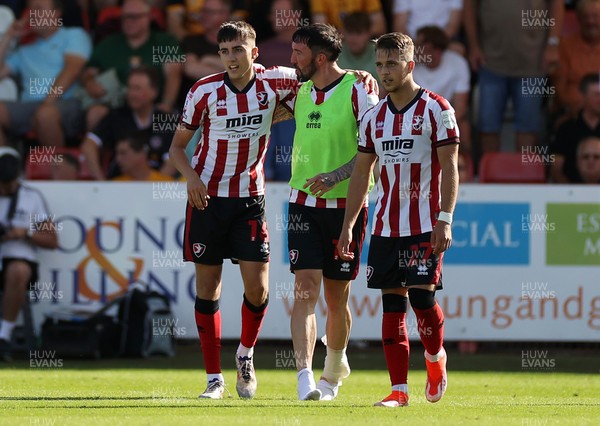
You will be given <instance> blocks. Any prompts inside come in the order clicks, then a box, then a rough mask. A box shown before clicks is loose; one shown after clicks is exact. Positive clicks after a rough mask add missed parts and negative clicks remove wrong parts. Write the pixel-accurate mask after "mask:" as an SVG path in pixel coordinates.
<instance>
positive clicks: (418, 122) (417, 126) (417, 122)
mask: <svg viewBox="0 0 600 426" xmlns="http://www.w3.org/2000/svg"><path fill="white" fill-rule="evenodd" d="M421 127H423V116H422V115H415V116H413V122H412V128H413V130H417V131H418V130H421Z"/></svg>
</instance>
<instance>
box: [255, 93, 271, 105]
mask: <svg viewBox="0 0 600 426" xmlns="http://www.w3.org/2000/svg"><path fill="white" fill-rule="evenodd" d="M256 99H258V103H259V104H260V105H262V106H265V105H267V102H268V96H267V92H258V93H257V94H256Z"/></svg>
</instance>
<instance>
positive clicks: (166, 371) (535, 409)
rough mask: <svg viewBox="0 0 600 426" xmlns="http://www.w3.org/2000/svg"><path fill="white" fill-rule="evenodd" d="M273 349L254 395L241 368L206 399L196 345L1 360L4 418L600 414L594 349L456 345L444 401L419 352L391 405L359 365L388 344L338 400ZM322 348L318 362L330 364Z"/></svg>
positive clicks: (537, 417)
mask: <svg viewBox="0 0 600 426" xmlns="http://www.w3.org/2000/svg"><path fill="white" fill-rule="evenodd" d="M273 350H275V349H273V348H272V349H271V352H269V354H267V355H264V353H263V355H262V356H261V362H260V363H259V365H258V366H259V370H258V379H259V391H258V393H257V395H256V397H255V398H254V399H253V400H251V401H244V400H240V399H239V398H238V397H237V395H236V392H235V372H234V371H233V370H226V371H225V372H224V374H225V379H226V381H227V384H228V388H229V390H230V392H232V396H231V397H230V398H225V399H224V400H221V401H204V400H202V401H201V400H198V399H197V395H198V394H199V393H200V392H201V391H202V390H204V386H205V383H204V380H205V379H204V375H203V373H202V372H201V370H200V368H199V367H200V365H199V361H198V355H197V354H196V353H195V352H194V351H192V352H190V351H187V352H189V353H183V354H181V355H178V357H177V358H175V359H170V360H169V359H161V358H157V359H151V360H106V361H105V360H103V361H96V362H93V361H76V360H68V359H66V360H64V361H63V367H62V368H31V367H30V364H29V361H27V360H21V361H17V362H15V363H13V364H11V365H10V366H8V367H7V366H6V365H5V366H2V369H0V424H15V425H27V424H29V425H78V426H82V425H84V426H87V425H89V426H99V425H118V424H126V425H130V424H131V425H165V424H166V425H168V424H174V425H183V424H194V425H203V424H210V425H228V424H246V425H261V426H263V425H264V426H266V425H281V426H283V425H286V426H292V425H294V426H296V425H338V424H340V425H347V424H371V425H383V424H398V423H399V422H404V421H409V422H410V423H405V424H410V425H411V426H412V425H413V424H415V425H420V424H426V425H430V424H444V425H448V424H481V425H488V424H502V425H507V424H509V425H512V424H516V425H551V424H560V425H563V424H572V425H583V424H590V425H591V424H594V425H596V424H598V419H599V418H600V375H599V374H598V369H597V366H598V359H597V358H596V357H593V356H591V357H590V356H586V357H573V356H564V357H563V356H560V354H557V355H554V356H555V358H556V368H553V369H552V370H551V371H543V372H542V371H540V372H526V371H522V370H521V366H520V364H519V362H520V356H519V357H518V356H515V355H514V354H512V355H511V354H505V355H501V356H488V355H475V356H459V355H458V354H456V355H454V354H452V353H450V355H449V387H448V391H447V392H446V395H445V397H444V399H443V400H442V401H440V402H439V403H437V404H430V403H428V402H426V401H425V398H424V396H423V389H424V382H425V371H424V370H423V369H422V368H423V366H422V365H420V364H421V363H422V359H420V358H419V355H420V354H418V353H417V354H415V352H416V351H413V354H412V355H413V357H412V358H411V364H412V365H413V366H411V372H410V375H409V384H410V397H411V398H410V407H407V408H398V409H386V408H380V407H373V406H372V404H373V402H375V401H376V400H378V399H381V398H383V397H384V396H386V395H387V393H388V392H389V379H388V376H387V371H386V370H381V369H379V370H377V369H373V370H359V369H357V366H358V367H370V368H382V367H384V365H385V364H383V363H382V362H383V356H382V355H381V354H380V351H369V352H364V353H363V352H357V354H356V356H355V357H354V358H352V357H351V361H353V360H354V361H355V362H354V363H353V366H354V368H355V369H354V371H353V373H352V375H351V376H350V377H349V378H348V379H347V380H346V381H345V383H344V386H343V387H342V388H341V389H340V395H339V396H338V399H337V400H335V401H333V402H327V403H325V402H320V403H319V402H300V401H296V388H295V384H296V382H295V372H294V371H293V370H290V369H275V368H274V365H271V366H270V369H266V368H269V364H274V362H273V358H272V357H273V352H272V351H273ZM184 352H185V351H184ZM230 352H231V349H227V350H226V351H225V354H224V358H223V359H224V362H223V363H224V365H225V366H230V365H231V364H230V363H229V362H228V360H229V359H230V358H231V356H230V355H231V353H230ZM321 352H322V351H319V353H318V354H317V357H316V359H315V365H322V355H323V354H322V353H321ZM257 357H258V356H257ZM421 357H422V355H421ZM453 359H454V364H453ZM567 359H568V360H575V361H574V362H575V363H579V365H580V366H581V365H582V364H583V363H587V364H588V365H589V363H590V362H593V363H594V364H595V366H596V367H594V368H591V367H588V369H589V371H587V372H585V373H582V372H561V371H560V370H561V365H569V364H567V363H566V362H563V361H561V360H567ZM232 362H233V361H232ZM232 362H231V363H232ZM561 362H562V364H561ZM453 365H454V370H453ZM469 365H471V366H474V365H477V366H478V367H480V369H482V370H486V369H492V368H494V365H497V366H502V367H503V368H500V370H505V371H501V372H500V371H497V372H493V371H464V370H465V369H468V367H469ZM507 366H508V367H507ZM594 369H595V370H594ZM459 370H463V371H459ZM585 370H586V369H585V368H583V370H581V371H585ZM592 370H594V371H592ZM317 373H318V372H317Z"/></svg>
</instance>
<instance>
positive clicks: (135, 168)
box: [112, 132, 174, 181]
mask: <svg viewBox="0 0 600 426" xmlns="http://www.w3.org/2000/svg"><path fill="white" fill-rule="evenodd" d="M149 150H150V146H149V141H148V133H147V132H139V133H136V134H134V135H131V136H129V137H127V138H125V139H121V140H119V141H117V147H116V156H115V158H116V161H117V164H118V165H119V169H120V170H121V174H120V175H119V176H117V177H115V178H113V179H112V180H115V181H170V180H174V179H173V177H171V176H168V175H163V174H162V173H160V172H159V171H157V170H154V169H153V168H152V167H150V163H149V161H148V152H149Z"/></svg>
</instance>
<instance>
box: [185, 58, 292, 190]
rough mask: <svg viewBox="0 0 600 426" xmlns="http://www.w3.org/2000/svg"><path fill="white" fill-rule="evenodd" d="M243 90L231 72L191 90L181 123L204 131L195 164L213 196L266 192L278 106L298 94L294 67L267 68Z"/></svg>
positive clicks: (257, 67) (258, 69) (260, 68)
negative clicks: (268, 156) (266, 167)
mask: <svg viewBox="0 0 600 426" xmlns="http://www.w3.org/2000/svg"><path fill="white" fill-rule="evenodd" d="M254 71H255V73H256V77H255V78H254V80H253V81H251V82H250V83H249V84H248V86H246V88H244V89H243V90H241V91H240V90H238V89H237V88H236V87H235V86H234V85H233V84H232V83H231V82H230V81H229V78H228V76H227V73H226V72H223V73H219V74H213V75H210V76H207V77H204V78H202V79H200V80H198V81H197V82H196V84H194V85H193V86H192V88H191V89H190V91H189V92H188V95H187V98H186V101H185V106H184V108H183V114H182V118H181V122H182V124H183V125H185V126H186V128H188V129H191V130H196V129H198V128H200V127H202V131H201V136H200V140H199V142H198V146H197V147H196V150H195V152H194V156H193V158H192V161H191V166H192V167H193V168H194V170H196V172H197V173H198V175H199V176H200V179H201V180H202V182H203V183H204V184H205V185H206V188H207V191H208V194H209V195H210V196H213V197H230V198H241V197H251V196H256V195H263V194H264V193H265V175H264V169H263V165H264V160H265V155H266V153H267V147H268V145H269V140H270V135H271V123H272V120H273V112H274V111H275V107H276V106H277V103H278V102H280V101H283V100H284V99H285V98H286V97H287V96H291V95H293V94H294V93H295V92H296V91H297V87H298V81H297V78H296V71H295V70H294V69H293V68H284V67H273V68H269V69H265V68H264V67H263V66H262V65H258V64H254Z"/></svg>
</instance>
